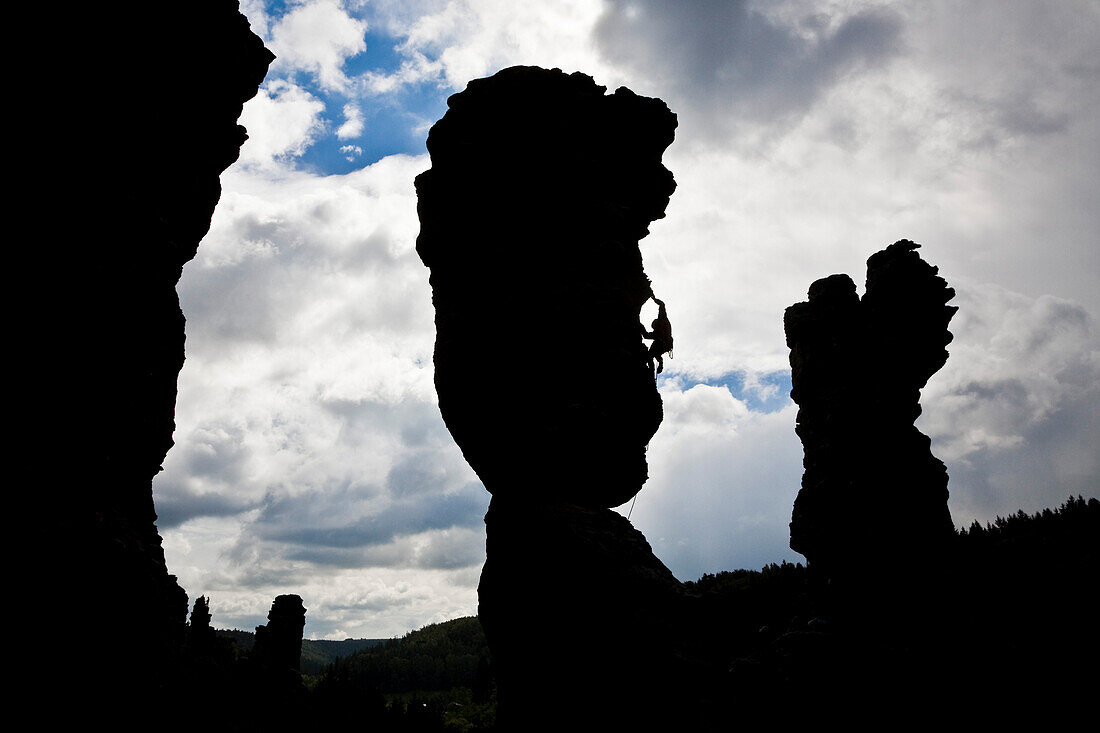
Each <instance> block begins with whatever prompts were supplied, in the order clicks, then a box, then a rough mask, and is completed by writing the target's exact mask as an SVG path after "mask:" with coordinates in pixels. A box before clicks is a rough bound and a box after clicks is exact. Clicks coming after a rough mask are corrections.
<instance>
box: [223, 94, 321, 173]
mask: <svg viewBox="0 0 1100 733" xmlns="http://www.w3.org/2000/svg"><path fill="white" fill-rule="evenodd" d="M324 111H325V105H324V103H323V102H322V101H321V100H319V99H317V98H316V97H314V96H313V95H312V94H310V93H309V92H308V91H306V90H305V89H303V88H302V87H299V86H296V85H294V84H291V83H290V82H287V81H281V80H275V81H271V82H268V83H267V84H266V85H265V87H264V88H262V89H260V91H259V93H258V94H257V95H256V96H255V97H254V98H253V99H252V100H250V101H249V102H248V103H247V104H245V106H244V112H243V113H242V114H241V119H240V123H241V124H242V125H244V126H245V129H247V130H248V140H247V141H246V142H245V144H244V146H243V147H242V148H241V158H240V160H241V162H242V163H244V164H246V165H256V166H261V167H267V168H271V167H273V166H275V164H276V162H277V161H278V160H280V159H287V158H293V157H296V156H299V155H301V154H302V153H304V152H305V150H306V148H308V147H309V146H310V144H312V143H313V141H314V140H315V139H316V138H317V136H318V135H319V134H320V133H321V131H322V130H323V129H324V123H323V121H322V118H321V115H322V114H323V113H324Z"/></svg>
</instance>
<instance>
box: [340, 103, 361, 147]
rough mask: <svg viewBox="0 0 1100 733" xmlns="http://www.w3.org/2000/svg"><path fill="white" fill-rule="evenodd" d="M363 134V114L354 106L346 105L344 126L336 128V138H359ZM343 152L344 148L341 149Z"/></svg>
mask: <svg viewBox="0 0 1100 733" xmlns="http://www.w3.org/2000/svg"><path fill="white" fill-rule="evenodd" d="M362 134H363V112H362V110H360V109H359V107H357V106H356V105H354V104H346V105H344V124H342V125H340V126H339V127H338V128H336V137H338V138H339V139H341V140H347V139H348V138H353V137H359V136H360V135H362ZM340 149H341V150H343V149H344V148H340Z"/></svg>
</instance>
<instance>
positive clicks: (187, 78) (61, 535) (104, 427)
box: [34, 0, 273, 710]
mask: <svg viewBox="0 0 1100 733" xmlns="http://www.w3.org/2000/svg"><path fill="white" fill-rule="evenodd" d="M64 16H65V18H64V19H63V22H58V23H57V24H56V25H57V26H60V27H61V28H62V30H61V31H60V32H61V33H62V37H60V38H51V44H50V45H51V48H55V49H57V50H58V52H59V54H60V55H61V59H62V62H63V64H67V65H68V67H69V70H70V71H71V74H68V75H67V76H66V78H67V79H68V81H67V82H66V85H65V87H64V90H63V91H64V95H61V94H60V92H58V94H59V96H63V98H64V101H65V103H66V106H65V109H64V110H63V111H65V112H69V111H74V112H75V116H76V118H77V119H79V124H76V125H75V126H74V128H73V130H66V132H67V133H68V134H67V135H66V136H65V137H64V138H58V140H61V139H65V140H68V141H69V143H68V146H71V147H75V148H76V149H77V150H78V151H79V156H78V157H77V156H74V157H72V158H71V159H67V160H66V161H65V167H64V168H63V169H62V170H60V171H56V172H54V173H56V175H57V184H58V185H57V186H56V190H58V191H59V192H60V193H59V195H58V198H59V199H60V201H59V203H58V204H57V209H58V211H57V212H56V216H55V218H54V221H53V222H51V223H50V224H49V225H48V226H47V227H44V229H45V230H48V231H49V232H50V236H51V237H52V240H51V241H50V242H48V243H47V245H46V246H40V247H38V248H36V250H35V251H36V255H37V256H38V257H40V258H41V260H40V262H39V263H38V267H37V268H36V269H35V270H34V271H35V272H39V273H43V277H45V276H46V275H45V274H46V273H48V277H49V278H50V288H49V290H48V291H47V293H48V294H49V295H51V297H52V300H51V302H50V303H49V305H50V306H52V310H47V312H49V313H50V316H49V319H50V320H48V321H44V322H43V333H44V334H45V335H46V338H45V339H44V341H45V342H46V343H45V348H44V350H43V351H42V352H40V353H41V354H42V362H43V363H44V364H46V365H48V367H49V368H51V369H57V370H58V371H59V375H58V378H57V379H56V380H54V381H53V383H52V384H50V393H51V394H52V395H53V398H54V403H52V404H51V406H50V407H51V408H54V409H41V408H40V411H39V412H40V413H41V414H42V415H44V416H45V419H46V420H48V421H49V422H48V423H47V425H46V426H45V427H44V430H45V432H43V433H41V434H42V435H44V436H51V435H53V436H57V438H56V439H57V440H58V441H63V442H61V443H59V444H57V445H55V446H53V447H52V448H53V450H54V451H55V452H54V453H53V454H51V459H52V460H53V462H54V464H55V465H54V467H53V469H52V470H50V471H49V472H48V474H47V473H43V475H42V478H43V479H46V478H47V475H48V480H49V484H48V487H47V488H46V489H45V490H43V491H42V494H43V495H44V496H46V497H48V508H47V509H46V511H47V512H48V513H44V514H43V515H42V516H43V517H49V518H50V521H51V522H52V526H53V527H54V531H53V532H52V533H51V535H50V544H51V549H52V550H53V552H54V553H55V557H56V558H57V559H56V560H55V562H61V563H64V564H65V565H68V567H65V565H62V566H61V567H64V568H65V569H64V571H63V574H62V576H61V577H62V578H63V580H60V581H59V580H58V578H57V577H53V578H51V581H50V584H49V585H48V587H47V588H46V589H45V596H44V597H43V598H42V603H43V604H44V606H45V607H46V609H47V613H50V612H51V611H52V612H54V613H56V614H57V616H56V618H54V619H49V617H47V620H46V622H45V626H46V627H47V628H66V627H68V626H70V625H72V624H76V623H79V624H80V625H81V626H82V627H83V628H87V629H89V630H90V632H89V633H90V634H92V635H93V638H92V639H90V640H89V645H88V646H87V647H86V648H85V649H84V650H83V651H82V654H81V655H80V660H79V661H77V662H76V664H77V666H78V668H77V669H76V670H75V671H74V673H73V674H74V676H76V677H79V676H80V675H81V674H86V675H87V676H88V682H89V685H88V686H87V687H81V686H74V689H87V690H89V695H91V696H100V697H101V698H102V699H100V700H99V701H98V704H100V705H103V706H106V707H108V708H110V709H112V710H120V709H121V708H120V707H119V706H117V705H115V698H117V697H118V696H120V695H125V697H126V699H127V700H130V701H133V700H141V699H143V696H145V695H147V693H148V692H149V690H150V688H158V689H159V687H158V686H160V685H161V684H162V683H163V680H162V678H161V675H160V672H159V671H160V670H164V669H165V666H166V665H170V664H171V660H172V657H173V654H174V653H175V652H174V650H176V649H178V647H179V644H180V642H181V641H182V639H183V634H184V628H185V621H186V615H187V596H186V594H185V593H184V591H183V589H181V588H180V587H179V585H178V584H177V582H176V579H175V578H174V577H173V576H172V575H170V574H169V573H168V570H167V568H166V565H165V560H164V553H163V551H162V549H161V539H160V536H159V535H158V532H157V528H156V526H155V525H154V520H155V519H156V515H155V514H154V509H153V498H152V489H151V482H152V478H153V476H154V475H155V474H156V473H157V472H158V471H159V470H160V466H161V463H162V461H163V460H164V457H165V454H166V452H167V451H168V449H169V447H170V446H171V445H172V431H173V429H174V427H175V426H174V418H173V415H174V408H175V399H176V378H177V374H178V373H179V370H180V368H181V366H182V364H183V358H184V352H183V346H184V318H183V314H182V313H181V311H180V307H179V302H178V299H177V296H176V291H175V285H176V282H177V281H178V280H179V277H180V274H181V272H182V268H183V265H184V263H186V262H187V261H188V260H190V259H191V258H192V257H193V256H194V255H195V251H196V248H197V246H198V243H199V240H200V239H201V238H202V236H203V235H204V234H205V233H206V231H207V229H208V227H209V225H210V218H211V214H212V212H213V210H214V206H215V204H216V203H217V201H218V197H219V195H220V185H219V180H218V177H219V175H220V173H221V172H222V171H223V170H224V169H225V168H226V167H227V166H228V165H229V164H231V163H232V162H233V161H234V160H236V158H237V156H238V152H239V148H240V146H241V144H242V143H243V142H244V140H245V138H246V135H245V131H244V128H242V127H240V126H239V125H238V124H237V118H238V117H239V116H240V113H241V108H242V104H243V103H244V101H245V100H247V99H249V98H250V97H252V96H253V95H255V93H256V90H257V86H258V85H259V84H260V82H261V81H262V80H263V77H264V74H265V73H266V71H267V67H268V64H269V63H270V62H271V60H272V59H273V56H272V54H271V53H270V52H269V51H267V50H266V49H265V48H264V47H263V44H262V42H261V40H260V39H259V38H258V37H257V36H256V35H254V34H253V33H252V32H251V30H250V29H249V26H248V22H247V20H246V19H245V18H244V16H243V15H241V14H240V13H239V12H238V9H237V3H236V2H233V1H231V0H221V1H219V2H203V3H191V4H187V5H185V6H182V7H181V6H168V5H164V4H159V3H147V2H134V1H132V0H131V1H125V0H124V1H122V2H113V3H90V4H82V5H80V4H78V5H77V6H74V7H72V8H66V11H65V13H64ZM49 27H53V24H52V23H51V24H50V26H49ZM66 33H68V34H69V35H68V36H65V35H64V34H66ZM45 116H47V117H48V116H49V115H45ZM64 116H65V117H68V115H64ZM66 123H67V124H73V123H72V122H71V120H66ZM47 124H48V123H47ZM54 570H55V571H57V570H58V566H54ZM91 599H110V601H109V602H105V603H99V602H91ZM85 614H88V615H85ZM55 624H56V626H55ZM123 631H125V634H123ZM127 639H130V640H134V641H135V642H136V643H134V644H133V645H132V646H127V644H126V641H125V640H127ZM97 685H102V686H103V687H102V688H100V687H97ZM145 699H148V698H147V697H146V698H145Z"/></svg>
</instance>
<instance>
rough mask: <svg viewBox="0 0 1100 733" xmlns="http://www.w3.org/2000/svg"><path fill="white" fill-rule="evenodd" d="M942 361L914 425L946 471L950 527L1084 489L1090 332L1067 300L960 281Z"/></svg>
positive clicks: (1093, 390)
mask: <svg viewBox="0 0 1100 733" xmlns="http://www.w3.org/2000/svg"><path fill="white" fill-rule="evenodd" d="M956 289H957V290H958V292H959V295H958V297H957V298H956V299H955V301H953V302H954V303H955V304H956V305H958V306H959V312H958V314H957V315H956V316H955V319H954V320H953V321H952V326H951V331H952V332H953V333H954V334H955V339H954V341H953V342H952V344H951V345H950V346H949V347H948V348H949V351H950V353H951V357H950V358H949V359H948V361H947V365H946V366H945V367H944V368H943V370H942V371H941V372H940V373H939V374H937V375H936V376H934V377H933V378H932V380H931V381H930V382H929V385H928V387H927V388H926V389H925V390H924V397H923V400H922V402H923V404H924V406H925V409H924V415H923V416H922V417H921V419H920V421H919V422H918V427H919V428H921V429H922V430H923V431H925V432H927V433H928V434H929V435H930V437H932V439H933V452H934V453H936V455H937V456H939V457H940V458H941V460H943V461H944V462H945V463H946V464H947V467H948V473H949V474H950V476H951V484H950V487H949V488H950V490H951V509H952V514H953V515H954V517H955V520H956V524H963V525H968V524H969V523H970V522H971V521H973V520H974V519H979V520H981V521H989V520H991V519H993V518H994V517H995V516H997V515H1002V516H1003V515H1007V514H1010V513H1013V512H1015V511H1017V510H1018V509H1025V510H1027V511H1029V512H1030V511H1037V510H1039V509H1042V508H1044V507H1050V506H1056V505H1058V504H1060V503H1061V502H1062V501H1064V500H1065V499H1066V497H1067V496H1069V495H1070V494H1073V495H1076V494H1083V495H1095V494H1096V491H1097V489H1098V487H1097V486H1096V478H1097V476H1098V475H1100V454H1098V453H1097V451H1096V438H1097V436H1098V435H1100V335H1098V334H1097V331H1096V323H1095V321H1094V320H1093V318H1092V317H1091V316H1090V315H1089V314H1088V313H1087V312H1086V311H1085V310H1084V309H1083V308H1082V307H1081V306H1080V305H1077V304H1076V303H1072V302H1070V301H1066V300H1062V299H1060V298H1054V297H1052V296H1041V297H1039V298H1030V297H1027V296H1023V295H1020V294H1019V293H1013V292H1011V291H1008V290H1005V289H1004V288H1001V287H998V286H995V285H988V284H986V285H970V284H968V283H964V284H960V285H959V286H958V287H957V288H956Z"/></svg>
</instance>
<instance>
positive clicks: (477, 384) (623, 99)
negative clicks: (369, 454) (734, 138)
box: [416, 67, 676, 507]
mask: <svg viewBox="0 0 1100 733" xmlns="http://www.w3.org/2000/svg"><path fill="white" fill-rule="evenodd" d="M604 92H605V88H604V87H601V86H598V85H596V83H595V82H594V81H593V80H592V79H591V77H588V76H585V75H584V74H580V73H575V74H571V75H567V74H565V73H563V72H562V71H560V70H557V69H555V70H552V71H547V70H545V69H539V68H535V67H513V68H510V69H505V70H504V71H501V72H499V73H498V74H496V75H495V76H493V77H490V78H488V79H478V80H475V81H473V82H471V83H470V85H469V86H468V87H467V89H466V90H465V91H464V92H461V93H459V94H456V95H454V96H452V97H451V98H450V100H448V104H449V106H450V109H449V110H448V112H447V114H446V115H445V116H444V117H443V118H442V119H441V120H440V121H439V122H437V123H436V125H435V126H434V127H433V128H432V130H431V132H430V134H429V135H428V150H429V151H430V152H431V155H432V168H431V170H429V171H427V172H425V173H423V174H421V175H420V176H418V177H417V179H416V189H417V196H418V211H419V214H420V222H421V230H420V235H419V237H418V238H417V252H419V254H420V256H421V258H422V259H423V260H424V263H425V264H427V265H428V266H429V267H430V268H431V270H432V275H431V283H432V293H433V301H434V303H435V307H436V346H435V366H436V374H435V380H436V388H437V390H438V393H439V405H440V410H441V411H442V413H443V418H444V420H445V421H446V423H447V427H448V428H449V429H450V431H451V434H452V435H453V436H454V438H455V440H456V441H457V443H458V445H459V446H460V447H461V448H462V451H463V454H464V455H465V456H466V459H467V460H468V461H469V462H470V465H471V466H473V468H474V470H476V471H477V473H478V475H479V476H480V477H481V479H482V481H483V482H484V483H485V487H486V488H487V489H488V490H489V491H490V492H492V493H493V494H494V496H497V495H502V494H514V493H516V492H523V493H524V494H528V495H530V496H531V497H533V498H536V499H538V500H542V499H550V498H559V499H562V500H568V501H570V502H573V503H575V504H579V505H583V506H590V507H599V506H602V507H612V506H618V505H619V504H622V503H623V502H625V501H627V500H629V499H630V498H631V497H632V496H633V495H634V494H635V493H637V491H638V490H639V489H640V488H641V486H642V484H643V483H644V481H645V479H646V477H647V466H646V460H645V446H646V444H647V443H648V442H649V439H650V438H651V437H652V436H653V433H654V432H655V431H656V429H657V426H658V425H659V424H660V421H661V401H660V397H659V396H658V394H657V390H656V387H655V383H654V379H653V373H652V371H651V369H650V368H649V366H648V360H647V357H646V352H645V346H644V344H643V342H642V339H641V336H640V331H639V328H640V323H639V320H638V314H639V311H640V309H641V307H642V305H643V303H645V301H646V300H647V299H648V298H649V297H650V295H651V289H650V282H649V279H648V278H647V277H646V275H645V272H644V271H643V269H642V260H641V254H640V252H639V250H638V240H639V239H640V238H641V237H643V236H645V234H646V233H647V232H648V226H649V223H650V222H651V221H653V220H654V219H657V218H660V217H662V216H663V215H664V209H665V206H666V205H667V203H668V200H669V196H670V195H671V194H672V191H673V189H674V188H675V183H674V182H673V179H672V174H671V173H669V171H668V170H667V169H666V168H665V167H664V166H663V165H661V154H662V152H663V151H664V149H665V148H666V147H667V146H668V145H669V144H670V143H671V142H672V139H673V132H674V130H675V127H676V117H675V115H673V114H672V113H671V112H669V110H668V108H667V107H666V106H665V105H664V103H663V102H661V101H660V100H656V99H648V98H645V97H639V96H637V95H635V94H633V93H632V92H630V91H629V90H627V89H619V90H617V91H616V92H615V93H614V94H610V95H607V94H605V93H604Z"/></svg>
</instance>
